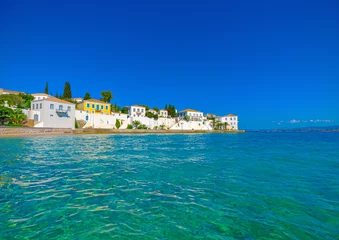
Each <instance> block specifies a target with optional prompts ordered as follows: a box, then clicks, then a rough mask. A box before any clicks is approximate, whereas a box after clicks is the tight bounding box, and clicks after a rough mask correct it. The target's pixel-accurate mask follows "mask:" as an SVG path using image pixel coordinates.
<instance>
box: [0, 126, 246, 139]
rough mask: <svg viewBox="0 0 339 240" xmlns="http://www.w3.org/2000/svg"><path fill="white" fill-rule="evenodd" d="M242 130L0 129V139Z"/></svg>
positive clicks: (240, 131) (204, 132)
mask: <svg viewBox="0 0 339 240" xmlns="http://www.w3.org/2000/svg"><path fill="white" fill-rule="evenodd" d="M244 132H245V131H244V130H237V131H221V130H211V131H204V130H146V129H121V130H119V129H98V128H97V129H93V128H92V129H88V128H87V129H73V130H72V129H60V128H26V127H23V128H15V127H13V128H8V127H6V128H0V138H5V137H30V136H60V135H89V134H114V135H125V134H132V135H134V134H136V135H140V134H208V133H244Z"/></svg>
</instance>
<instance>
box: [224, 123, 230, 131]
mask: <svg viewBox="0 0 339 240" xmlns="http://www.w3.org/2000/svg"><path fill="white" fill-rule="evenodd" d="M228 125H229V124H228V122H225V123H224V130H227V127H228Z"/></svg>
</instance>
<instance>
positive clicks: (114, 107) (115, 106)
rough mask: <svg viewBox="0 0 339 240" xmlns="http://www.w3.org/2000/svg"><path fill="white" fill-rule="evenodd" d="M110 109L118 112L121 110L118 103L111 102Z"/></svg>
mask: <svg viewBox="0 0 339 240" xmlns="http://www.w3.org/2000/svg"><path fill="white" fill-rule="evenodd" d="M111 111H112V112H115V113H118V112H120V111H121V108H120V107H119V106H118V104H116V103H114V104H111Z"/></svg>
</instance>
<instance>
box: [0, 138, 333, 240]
mask: <svg viewBox="0 0 339 240" xmlns="http://www.w3.org/2000/svg"><path fill="white" fill-rule="evenodd" d="M338 236H339V134H337V133H246V134H192V135H189V134H186V135H120V136H119V135H82V136H51V137H41V136H37V137H28V138H5V139H0V239H110V238H113V237H116V238H117V239H339V238H338Z"/></svg>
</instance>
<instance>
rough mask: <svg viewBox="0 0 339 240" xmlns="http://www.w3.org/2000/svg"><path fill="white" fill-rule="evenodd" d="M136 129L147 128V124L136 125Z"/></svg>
mask: <svg viewBox="0 0 339 240" xmlns="http://www.w3.org/2000/svg"><path fill="white" fill-rule="evenodd" d="M138 129H147V126H146V125H145V124H141V125H139V126H138Z"/></svg>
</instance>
